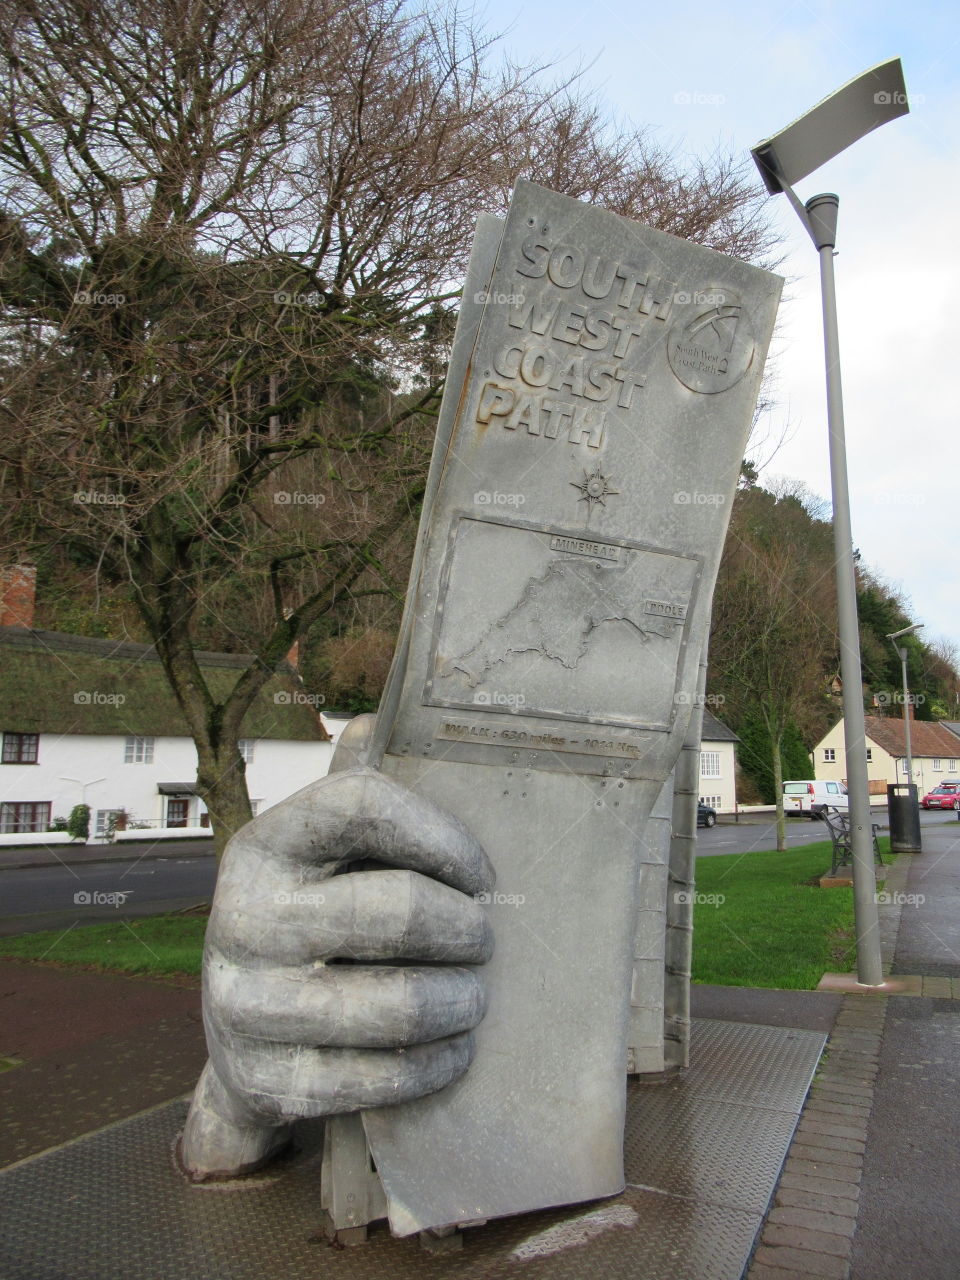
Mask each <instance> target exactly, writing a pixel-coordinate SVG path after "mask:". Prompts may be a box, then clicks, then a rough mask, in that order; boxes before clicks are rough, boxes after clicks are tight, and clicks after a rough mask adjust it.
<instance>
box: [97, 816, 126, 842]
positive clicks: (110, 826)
mask: <svg viewBox="0 0 960 1280" xmlns="http://www.w3.org/2000/svg"><path fill="white" fill-rule="evenodd" d="M122 813H123V810H122V809H98V810H97V816H96V819H95V825H94V834H95V835H96V836H98V837H100V838H101V839H102V838H105V837H106V836H112V835H113V833H114V832H115V831H120V830H122V827H121V826H120V822H121V816H120V815H121V814H122Z"/></svg>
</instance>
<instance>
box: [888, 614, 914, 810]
mask: <svg viewBox="0 0 960 1280" xmlns="http://www.w3.org/2000/svg"><path fill="white" fill-rule="evenodd" d="M922 626H923V623H922V622H915V623H914V624H913V626H911V627H904V628H903V629H902V630H901V631H892V632H891V633H890V634H889V635H888V636H887V639H888V640H889V641H890V643H891V644H892V645H893V647H894V650H895V651H896V654H897V657H898V658H899V659H900V669H901V672H902V674H903V736H904V742H905V746H906V749H907V785H908V786H912V785H913V747H912V743H911V739H910V720H911V716H910V691H909V689H908V688H907V658H908V657H909V656H910V651H909V649H908V648H907V646H906V645H899V644H897V641H898V640H899V639H900V638H901V636H909V635H912V634H913V633H914V632H915V631H919V630H920V628H921V627H922ZM908 794H909V795H913V792H909V793H908Z"/></svg>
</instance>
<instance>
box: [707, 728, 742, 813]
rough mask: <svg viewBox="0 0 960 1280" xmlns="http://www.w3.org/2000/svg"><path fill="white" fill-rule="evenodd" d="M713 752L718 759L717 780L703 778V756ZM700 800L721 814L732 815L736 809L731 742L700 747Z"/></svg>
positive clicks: (732, 745) (733, 760)
mask: <svg viewBox="0 0 960 1280" xmlns="http://www.w3.org/2000/svg"><path fill="white" fill-rule="evenodd" d="M708 752H714V753H716V754H718V755H719V757H720V776H719V778H711V777H704V776H703V771H702V766H703V764H704V755H705V754H706V753H708ZM700 764H701V773H700V799H701V800H702V801H703V803H704V804H708V805H710V806H711V807H712V808H714V809H717V810H719V811H720V812H722V813H733V812H734V811H735V810H736V807H737V778H736V751H735V744H734V743H732V742H708V741H707V740H706V739H705V740H704V741H703V742H702V743H701V745H700Z"/></svg>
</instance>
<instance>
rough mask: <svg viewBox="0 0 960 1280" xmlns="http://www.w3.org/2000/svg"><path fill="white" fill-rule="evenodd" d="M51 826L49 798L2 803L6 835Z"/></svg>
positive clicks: (1, 826) (1, 828)
mask: <svg viewBox="0 0 960 1280" xmlns="http://www.w3.org/2000/svg"><path fill="white" fill-rule="evenodd" d="M4 736H6V735H4ZM49 827H50V802H49V800H26V801H20V802H4V803H3V804H0V833H3V834H5V835H24V834H26V833H27V832H30V831H47V830H49Z"/></svg>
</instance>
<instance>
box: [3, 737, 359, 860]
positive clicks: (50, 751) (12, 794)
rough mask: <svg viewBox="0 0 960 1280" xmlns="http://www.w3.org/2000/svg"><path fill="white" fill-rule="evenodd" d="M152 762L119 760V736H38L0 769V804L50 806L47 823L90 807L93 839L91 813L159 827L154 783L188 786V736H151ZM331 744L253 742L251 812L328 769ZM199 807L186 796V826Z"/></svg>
mask: <svg viewBox="0 0 960 1280" xmlns="http://www.w3.org/2000/svg"><path fill="white" fill-rule="evenodd" d="M345 723H346V720H343V721H337V720H332V719H330V720H328V721H327V725H328V729H329V731H330V732H331V733H332V734H333V735H334V738H336V737H337V736H339V732H340V730H341V729H342V728H343V725H344V724H345ZM153 741H154V751H153V761H152V763H149V764H145V763H143V764H126V763H124V754H125V745H126V739H125V738H124V737H120V736H112V735H102V734H70V735H63V736H58V735H57V734H52V733H42V734H41V735H40V743H39V750H38V753H37V755H38V759H37V763H36V764H3V765H0V801H13V802H20V803H23V802H43V801H49V802H50V804H51V809H50V816H51V819H53V818H58V817H63V818H66V817H68V816H69V813H70V810H71V809H72V808H73V806H74V805H77V804H88V805H89V806H90V809H91V820H90V835H91V838H93V837H94V831H95V821H96V812H97V810H98V809H103V810H106V809H125V810H126V811H127V813H128V814H130V815H131V818H132V820H133V821H146V822H150V823H151V824H152V825H153V826H159V825H161V824H162V823H163V822H164V821H165V820H166V816H167V810H166V805H167V797H165V796H162V795H161V794H160V793H159V791H158V784H159V783H170V782H174V783H176V782H182V783H188V784H191V785H192V784H193V782H194V781H195V779H196V774H197V751H196V747H195V746H194V743H193V740H192V739H191V738H155V739H154V740H153ZM333 747H334V742H291V741H286V740H276V739H267V738H263V739H259V740H257V741H256V742H255V743H254V746H253V760H252V762H251V763H249V764H248V765H247V785H248V788H249V792H250V798H251V800H254V801H257V802H258V804H257V806H256V807H257V811H258V812H261V813H262V812H263V810H264V809H268V808H270V806H271V805H275V804H277V803H279V801H281V800H284V799H286V797H287V796H289V795H292V794H293V793H294V792H295V791H299V790H300V789H301V788H302V787H305V786H306V785H307V784H308V783H310V782H314V781H315V780H316V779H317V778H322V777H323V776H324V775H325V774H326V772H327V769H328V767H329V765H330V758H331V756H332V755H333ZM203 812H204V806H203V804H202V802H201V801H200V800H199V799H198V798H197V797H195V796H194V797H191V799H190V803H189V807H188V812H187V821H188V823H189V824H190V825H191V826H192V825H195V824H196V823H198V822H199V820H200V815H201V813H203Z"/></svg>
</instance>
